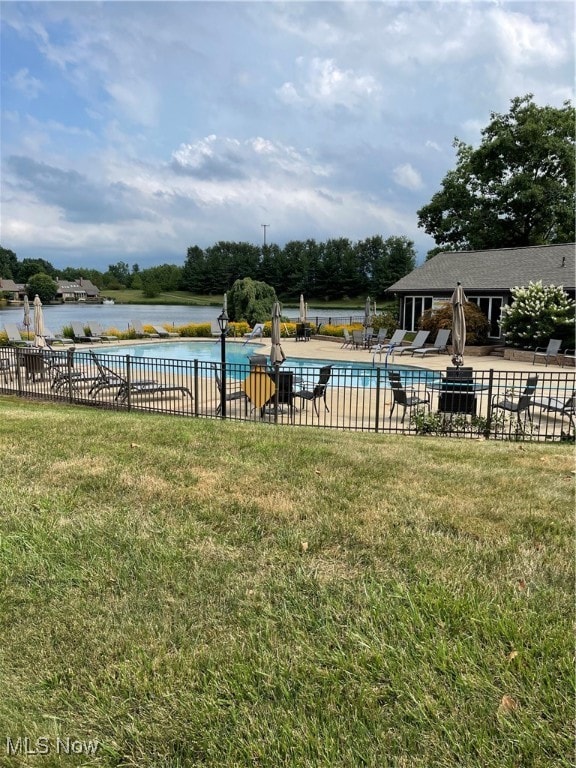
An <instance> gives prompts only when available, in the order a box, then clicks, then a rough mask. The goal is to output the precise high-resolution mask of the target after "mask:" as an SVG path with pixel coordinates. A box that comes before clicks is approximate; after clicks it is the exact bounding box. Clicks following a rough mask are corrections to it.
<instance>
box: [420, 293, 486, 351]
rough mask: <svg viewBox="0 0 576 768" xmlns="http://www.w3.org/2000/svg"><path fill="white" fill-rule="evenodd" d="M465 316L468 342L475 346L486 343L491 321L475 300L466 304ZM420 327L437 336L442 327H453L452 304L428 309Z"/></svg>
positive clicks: (421, 319)
mask: <svg viewBox="0 0 576 768" xmlns="http://www.w3.org/2000/svg"><path fill="white" fill-rule="evenodd" d="M464 316H465V318H466V344H469V345H470V346H472V347H473V346H475V345H479V344H486V342H487V341H488V333H489V331H490V321H489V320H488V318H487V317H486V315H485V314H484V312H482V310H481V309H480V308H479V307H478V306H477V305H476V304H474V303H473V302H471V301H467V302H466V303H465V304H464ZM418 327H419V328H421V329H422V330H423V331H430V332H431V335H432V336H435V335H436V334H437V333H438V331H439V330H440V329H441V328H452V304H449V303H447V304H446V305H445V306H443V307H441V308H440V309H437V310H432V309H427V310H426V311H425V312H424V314H423V315H422V317H421V318H420V322H419V324H418Z"/></svg>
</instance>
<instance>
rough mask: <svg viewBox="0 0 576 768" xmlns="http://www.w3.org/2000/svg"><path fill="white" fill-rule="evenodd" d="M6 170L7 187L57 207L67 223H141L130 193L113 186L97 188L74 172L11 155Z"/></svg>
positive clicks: (120, 186)
mask: <svg viewBox="0 0 576 768" xmlns="http://www.w3.org/2000/svg"><path fill="white" fill-rule="evenodd" d="M6 168H7V171H8V172H9V173H11V175H12V179H11V180H10V182H9V183H10V185H11V186H12V188H16V189H17V188H20V189H22V190H26V191H27V192H29V193H32V194H33V196H34V197H35V198H36V199H37V200H39V201H40V202H42V203H44V204H46V205H49V206H56V207H57V208H58V209H59V210H60V211H61V212H62V214H63V216H64V218H65V219H66V220H67V221H70V222H88V221H90V222H118V221H126V220H132V219H140V218H142V216H143V212H141V211H140V210H139V209H138V208H137V207H136V206H135V205H134V204H133V202H132V201H131V197H132V196H133V190H131V189H130V187H129V186H128V185H127V184H124V183H121V182H116V183H113V184H108V185H98V184H95V183H94V182H92V181H89V180H88V179H87V178H86V177H84V176H82V175H81V174H80V173H78V172H77V171H65V170H62V169H60V168H55V167H53V166H50V165H47V164H46V163H40V162H37V161H36V160H33V159H31V158H29V157H23V156H17V155H13V156H11V157H8V158H7V161H6Z"/></svg>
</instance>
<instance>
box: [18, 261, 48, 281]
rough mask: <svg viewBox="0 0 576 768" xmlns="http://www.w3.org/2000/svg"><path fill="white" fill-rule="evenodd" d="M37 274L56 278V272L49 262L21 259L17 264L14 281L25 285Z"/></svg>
mask: <svg viewBox="0 0 576 768" xmlns="http://www.w3.org/2000/svg"><path fill="white" fill-rule="evenodd" d="M39 273H42V274H43V275H49V276H50V277H56V270H55V269H54V267H53V266H52V264H50V262H49V261H45V260H44V259H23V261H21V262H20V263H19V264H18V268H17V270H16V275H15V276H14V279H15V280H16V282H18V283H27V282H28V281H29V279H30V277H31V276H32V275H37V274H39Z"/></svg>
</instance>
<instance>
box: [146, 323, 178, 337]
mask: <svg viewBox="0 0 576 768" xmlns="http://www.w3.org/2000/svg"><path fill="white" fill-rule="evenodd" d="M152 328H154V330H155V331H156V333H157V334H158V336H160V338H161V339H176V338H180V334H179V333H175V332H174V331H167V330H166V328H162V326H161V325H153V326H152Z"/></svg>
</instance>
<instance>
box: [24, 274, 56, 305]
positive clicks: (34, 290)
mask: <svg viewBox="0 0 576 768" xmlns="http://www.w3.org/2000/svg"><path fill="white" fill-rule="evenodd" d="M26 290H27V293H28V298H29V299H33V298H34V297H35V296H36V294H38V296H39V297H40V301H41V302H42V303H43V304H47V303H48V302H50V301H52V300H53V299H55V298H56V292H57V290H58V285H57V284H56V281H55V280H52V278H51V277H50V275H47V274H46V273H45V272H38V273H37V274H36V275H32V277H31V278H30V279H29V280H28V287H27V289H26Z"/></svg>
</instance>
